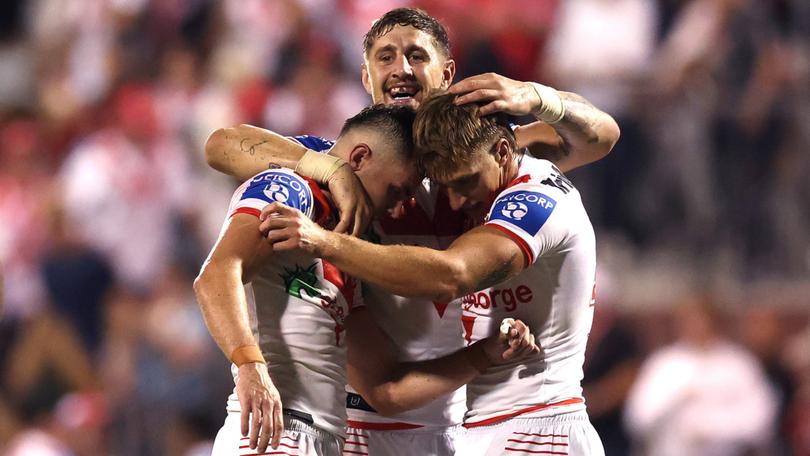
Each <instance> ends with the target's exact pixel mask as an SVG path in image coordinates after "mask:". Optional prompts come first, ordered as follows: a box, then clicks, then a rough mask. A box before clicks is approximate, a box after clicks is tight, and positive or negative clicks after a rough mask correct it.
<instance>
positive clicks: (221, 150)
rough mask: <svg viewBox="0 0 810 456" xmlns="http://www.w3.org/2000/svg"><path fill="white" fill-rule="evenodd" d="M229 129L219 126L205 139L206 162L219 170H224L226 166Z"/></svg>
mask: <svg viewBox="0 0 810 456" xmlns="http://www.w3.org/2000/svg"><path fill="white" fill-rule="evenodd" d="M228 130H229V129H228V128H218V129H216V130H215V131H214V132H213V133H211V134H210V135H209V136H208V139H207V140H206V141H205V162H206V163H207V164H208V166H210V167H211V168H214V169H215V170H217V171H223V169H224V167H225V157H227V152H226V146H227V137H228Z"/></svg>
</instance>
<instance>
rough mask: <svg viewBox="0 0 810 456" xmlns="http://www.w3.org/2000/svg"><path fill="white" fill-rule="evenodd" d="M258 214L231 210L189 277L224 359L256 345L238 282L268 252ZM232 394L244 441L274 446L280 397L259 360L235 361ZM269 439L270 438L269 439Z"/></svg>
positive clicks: (277, 440)
mask: <svg viewBox="0 0 810 456" xmlns="http://www.w3.org/2000/svg"><path fill="white" fill-rule="evenodd" d="M258 225H259V222H258V219H256V217H255V216H252V215H247V214H235V215H234V216H232V217H231V218H229V219H228V220H227V221H226V222H225V226H224V227H223V229H222V234H221V235H220V237H219V239H218V240H217V242H216V244H215V245H214V248H213V249H212V250H211V253H210V254H209V256H208V259H206V260H205V263H204V264H203V267H202V270H201V271H200V274H199V276H198V277H197V279H196V280H195V281H194V292H195V293H196V295H197V301H198V302H199V304H200V308H201V309H202V314H203V318H204V319H205V324H206V325H207V326H208V331H209V332H210V333H211V336H212V337H213V338H214V340H215V341H216V343H217V345H219V348H220V349H221V350H222V352H223V353H225V356H226V357H228V359H230V358H231V355H232V354H233V352H234V350H236V349H237V348H239V347H244V346H250V345H257V344H256V340H255V338H254V337H253V333H252V332H251V330H250V324H249V323H248V314H247V300H246V298H245V288H244V285H243V282H245V281H247V280H248V279H249V277H250V276H251V275H252V273H253V272H254V271H255V269H256V268H257V267H258V266H259V265H260V264H261V262H262V261H263V260H264V258H265V257H266V256H267V255H268V254H270V252H271V251H270V250H269V249H268V248H267V246H266V245H265V243H264V242H263V240H262V237H261V235H260V234H259V230H258ZM235 391H236V395H237V398H238V399H239V404H240V409H241V430H242V435H243V436H247V435H248V431H249V432H250V440H249V446H250V448H251V449H256V448H258V450H259V453H263V452H264V451H265V449H266V448H267V445H268V443H269V444H270V445H271V447H273V448H277V447H278V445H279V443H280V440H281V433H282V432H283V429H284V423H283V420H282V417H281V398H280V395H279V393H278V390H277V389H276V387H275V385H273V381H272V379H270V376H269V374H268V372H267V365H266V364H265V363H264V362H260V361H251V362H245V363H244V364H241V365H240V366H239V375H238V376H237V382H236V388H235ZM271 439H272V441H271Z"/></svg>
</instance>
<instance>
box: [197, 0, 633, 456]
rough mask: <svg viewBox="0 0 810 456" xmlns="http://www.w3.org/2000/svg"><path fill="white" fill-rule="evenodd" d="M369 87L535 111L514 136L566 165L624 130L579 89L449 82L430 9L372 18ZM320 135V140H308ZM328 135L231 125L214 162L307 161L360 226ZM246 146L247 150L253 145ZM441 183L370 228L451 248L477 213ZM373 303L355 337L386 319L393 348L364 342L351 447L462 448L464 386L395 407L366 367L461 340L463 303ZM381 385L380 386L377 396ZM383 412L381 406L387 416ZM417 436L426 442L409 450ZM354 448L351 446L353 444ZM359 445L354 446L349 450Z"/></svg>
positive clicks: (353, 225)
mask: <svg viewBox="0 0 810 456" xmlns="http://www.w3.org/2000/svg"><path fill="white" fill-rule="evenodd" d="M363 51H364V52H363V57H364V63H363V65H362V69H361V78H362V82H363V86H364V87H365V89H366V91H367V92H368V93H369V94H370V95H371V97H372V101H373V102H374V103H378V104H379V103H384V104H405V105H409V106H418V105H419V104H420V103H421V102H422V100H423V99H424V98H425V97H426V96H427V94H428V92H430V91H431V90H433V89H436V88H444V89H448V90H450V91H451V92H454V93H458V94H459V95H460V96H459V97H458V98H457V102H458V103H478V104H482V105H483V107H482V108H481V109H480V110H479V113H481V114H485V113H491V112H495V111H501V112H506V113H509V114H514V115H525V114H534V115H535V116H536V117H537V118H538V119H539V120H538V121H537V122H534V123H532V124H529V125H526V126H519V127H517V128H515V129H514V135H515V145H516V147H518V148H524V147H527V146H528V147H529V150H530V152H531V153H532V154H533V155H537V156H543V157H546V158H549V159H550V160H552V161H553V162H554V163H555V164H556V165H557V166H558V167H559V168H561V169H562V170H563V171H567V170H570V169H573V168H576V167H578V166H582V165H584V164H587V163H590V162H593V161H595V160H598V159H600V158H602V157H603V156H605V155H606V154H607V153H608V152H609V151H610V150H611V148H612V147H613V144H615V142H616V140H617V138H618V134H619V132H618V127H617V126H616V123H615V122H614V121H613V119H612V118H611V117H610V116H609V115H607V114H606V113H604V112H602V111H600V110H598V109H596V108H595V107H593V106H592V105H590V104H589V103H588V102H587V101H586V100H584V99H583V98H582V97H580V96H578V95H576V94H573V93H567V92H558V91H556V90H554V89H552V88H549V87H545V86H542V85H540V84H536V83H529V82H521V81H515V80H512V79H509V78H505V77H503V76H499V75H496V74H485V75H480V76H474V77H471V78H467V79H465V80H463V81H461V82H459V83H456V84H454V85H451V83H452V80H453V77H454V75H455V62H454V61H453V60H452V55H451V50H450V46H449V43H448V40H447V33H446V31H445V30H444V27H443V26H442V25H441V23H440V22H438V21H437V20H436V19H435V18H433V17H431V16H430V15H428V14H427V13H425V12H424V11H421V10H416V9H412V8H398V9H395V10H392V11H389V12H388V13H386V14H385V15H383V16H382V17H381V18H380V19H379V20H378V21H376V22H375V23H374V25H373V26H372V28H371V30H369V32H368V34H367V35H366V38H365V40H364V48H363ZM310 138H311V137H310ZM324 144H325V143H324V142H323V141H320V140H319V141H313V140H306V141H290V140H289V139H287V138H284V137H283V136H280V135H277V134H274V133H272V132H268V131H267V130H263V129H260V128H256V127H251V126H248V125H240V126H237V127H233V128H223V129H220V130H217V131H216V132H214V133H213V134H212V135H211V137H210V138H209V140H208V142H207V143H206V158H207V160H208V163H209V165H211V166H212V167H214V168H215V169H218V170H220V171H223V172H225V173H227V174H231V175H234V176H237V177H240V178H242V179H246V178H248V177H250V176H252V175H253V174H255V173H257V172H259V171H261V170H262V169H265V168H266V167H267V166H268V164H274V165H281V166H285V167H289V168H295V169H298V170H299V171H300V172H302V173H303V174H308V175H311V176H313V177H316V178H317V179H318V180H319V181H320V182H322V183H323V184H325V185H328V186H329V188H330V190H332V195H333V197H334V198H335V200H336V204H337V205H338V207H339V209H340V213H341V221H340V222H339V224H338V226H337V227H336V230H337V231H347V230H348V231H351V232H353V233H354V234H359V233H361V232H363V230H364V227H365V224H366V222H367V221H368V219H369V216H370V211H369V210H368V209H367V206H366V204H365V195H364V192H363V190H362V186H360V185H359V183H358V180H357V178H356V177H355V176H354V175H353V173H352V172H351V167H350V166H345V165H344V166H335V162H334V161H330V159H329V158H323V156H322V154H320V153H318V152H319V151H322V150H324V149H325V148H326V147H325V146H324ZM248 152H249V153H248ZM452 204H455V203H454V202H453V201H451V200H450V199H449V198H448V194H447V191H446V190H444V189H442V187H441V186H439V185H436V184H435V183H433V182H431V181H429V180H425V181H423V182H422V185H421V186H419V187H418V188H417V191H416V194H415V195H414V199H413V200H412V201H411V202H410V203H409V204H406V205H405V206H404V207H403V208H402V210H401V211H398V212H397V213H396V214H395V215H400V217H399V218H398V219H396V220H394V219H393V218H392V217H388V216H386V217H383V218H381V219H379V220H377V221H375V222H374V225H373V227H374V229H373V236H374V238H375V239H378V240H379V242H380V243H382V244H409V245H420V246H425V247H431V248H446V247H447V246H449V245H450V243H451V242H452V241H453V240H454V239H455V238H456V237H457V236H459V235H460V234H461V233H463V232H464V230H465V228H468V227H469V224H468V218H467V216H466V215H465V214H463V213H462V212H459V211H457V210H454V209H458V208H457V207H456V208H454V207H453V206H452ZM365 288H366V289H365V290H364V291H365V293H364V297H365V300H366V302H368V303H374V304H377V305H373V306H372V305H370V306H369V307H370V309H369V310H370V312H367V313H366V315H365V316H364V317H363V318H362V319H356V320H355V324H354V327H353V328H352V329H353V331H349V333H348V336H349V337H357V338H358V339H359V340H361V341H362V340H363V339H364V333H365V332H367V331H368V332H373V331H375V329H370V328H376V325H375V324H374V323H376V324H378V325H379V326H380V327H381V328H382V329H383V331H384V332H385V334H386V335H387V336H389V337H390V338H391V339H392V341H393V350H386V348H385V347H383V346H376V345H372V344H366V345H364V346H363V350H362V351H361V352H360V353H358V354H357V357H356V359H355V360H354V361H356V363H354V364H353V363H352V359H351V358H353V355H352V354H351V353H349V356H350V363H349V376H350V377H352V376H355V377H356V379H357V380H356V381H355V382H353V384H355V385H360V386H362V387H363V388H364V391H361V394H356V393H357V392H356V391H351V392H350V397H349V402H348V403H347V406H348V407H349V410H348V414H349V426H350V429H349V432H350V434H351V435H350V436H349V437H350V438H349V440H347V450H348V451H356V452H359V453H366V452H368V453H370V454H412V452H413V451H416V452H420V453H422V454H453V452H454V450H453V448H454V443H453V441H454V439H455V438H456V436H457V435H459V433H460V429H459V427H460V424H461V422H462V420H463V416H464V411H465V410H466V400H465V390H464V388H460V389H458V390H456V391H452V392H449V393H447V394H444V395H442V396H439V397H437V398H435V400H433V401H432V402H430V403H429V404H427V405H425V406H423V407H419V408H417V409H415V410H410V411H406V410H405V409H406V408H405V407H403V406H401V405H400V406H396V407H392V406H391V405H392V401H391V400H390V395H386V394H384V390H385V385H386V382H385V380H384V379H380V378H377V377H376V376H375V375H371V374H369V373H368V372H366V371H368V369H370V368H369V367H364V366H363V363H364V362H367V361H368V360H372V359H376V360H385V359H389V358H392V357H393V358H394V359H395V360H401V361H418V360H426V359H433V358H436V357H440V356H443V355H446V354H448V353H453V352H454V351H456V350H458V349H459V348H460V347H462V346H463V344H464V340H463V337H462V325H461V302H460V301H455V302H452V303H448V302H446V301H441V300H435V301H434V300H432V299H427V298H406V297H403V296H398V295H395V294H392V293H390V292H388V291H387V290H385V289H383V288H381V287H376V286H368V287H365ZM380 391H383V393H380ZM378 412H381V413H378ZM413 445H416V446H417V448H418V449H417V450H411V448H412V447H413ZM348 451H347V453H348ZM349 454H352V453H349Z"/></svg>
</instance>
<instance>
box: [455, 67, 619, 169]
mask: <svg viewBox="0 0 810 456" xmlns="http://www.w3.org/2000/svg"><path fill="white" fill-rule="evenodd" d="M546 89H548V90H547V91H546V92H543V94H542V96H544V97H546V98H545V99H543V98H540V97H541V93H540V92H538V91H536V90H535V88H534V87H533V86H532V83H529V82H523V81H516V80H514V79H509V78H507V77H504V76H501V75H499V74H495V73H486V74H481V75H477V76H472V77H469V78H466V79H464V80H462V81H459V82H457V83H455V84H453V85H452V86H450V88H449V89H448V91H449V92H451V93H455V94H458V95H459V97H458V99H457V100H456V102H457V103H459V104H465V103H479V104H482V105H483V106H482V107H481V108H480V110H479V115H488V114H492V113H494V112H505V113H508V114H512V115H516V116H523V115H527V114H529V113H534V114H535V115H537V112H538V111H537V109H538V107H541V106H544V105H546V104H547V103H548V104H553V103H559V102H560V100H558V99H557V95H559V98H560V99H561V101H562V106H563V108H564V113H565V114H564V115H563V117H562V119H560V120H559V121H557V122H555V123H553V124H549V123H546V122H540V121H538V122H534V123H531V124H529V125H525V126H522V127H518V128H517V129H516V130H515V135H516V137H517V144H518V146H519V147H529V150H530V152H531V153H532V155H534V156H536V157H538V158H545V159H547V160H551V161H553V162H554V163H555V164H556V165H557V167H558V168H560V169H561V170H562V171H563V172H565V171H568V170H571V169H574V168H577V167H580V166H582V165H586V164H588V163H592V162H595V161H597V160H599V159H601V158H603V157H604V156H605V155H607V154H608V153H610V150H611V149H612V148H613V146H614V145H615V144H616V141H618V139H619V126H618V125H617V124H616V121H615V120H613V118H612V117H611V116H610V115H608V114H607V113H605V112H603V111H601V110H599V109H597V108H596V107H594V106H593V105H592V104H590V103H589V102H588V101H587V100H586V99H585V98H583V97H581V96H580V95H577V94H575V93H571V92H561V91H556V90H554V89H551V88H548V87H546ZM538 119H539V117H538ZM555 120H556V119H555Z"/></svg>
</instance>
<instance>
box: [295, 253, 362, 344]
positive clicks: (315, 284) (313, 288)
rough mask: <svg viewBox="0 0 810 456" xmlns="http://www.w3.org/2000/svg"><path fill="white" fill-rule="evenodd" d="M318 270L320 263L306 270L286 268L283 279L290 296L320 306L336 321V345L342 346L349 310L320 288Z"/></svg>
mask: <svg viewBox="0 0 810 456" xmlns="http://www.w3.org/2000/svg"><path fill="white" fill-rule="evenodd" d="M317 269H318V263H312V264H311V265H310V266H309V267H306V268H302V267H300V266H298V265H296V266H295V269H292V270H290V269H287V268H284V274H281V278H282V280H284V286H285V289H286V292H287V294H288V295H290V296H294V297H296V298H298V299H303V300H304V301H307V302H312V303H314V304H316V305H318V306H320V307H321V308H322V309H323V310H324V311H325V312H326V313H327V314H328V315H329V316H330V317H331V318H332V320H334V321H335V344H336V345H340V335H341V334H342V333H343V329H344V327H343V323H344V321H345V319H346V315H348V309H347V308H346V306H344V305H343V304H342V303H340V302H339V301H338V300H337V299H336V298H334V297H332V296H329V293H327V292H326V291H324V290H322V289H321V288H319V285H320V284H321V280H320V278H319V277H318V273H317Z"/></svg>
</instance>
